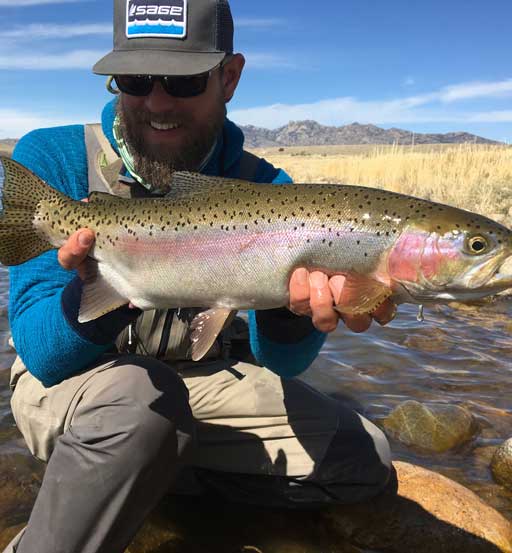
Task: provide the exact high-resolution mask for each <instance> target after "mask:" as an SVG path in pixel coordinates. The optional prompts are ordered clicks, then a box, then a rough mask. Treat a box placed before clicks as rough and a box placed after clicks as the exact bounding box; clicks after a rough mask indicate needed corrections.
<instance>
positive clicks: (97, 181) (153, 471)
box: [7, 0, 394, 553]
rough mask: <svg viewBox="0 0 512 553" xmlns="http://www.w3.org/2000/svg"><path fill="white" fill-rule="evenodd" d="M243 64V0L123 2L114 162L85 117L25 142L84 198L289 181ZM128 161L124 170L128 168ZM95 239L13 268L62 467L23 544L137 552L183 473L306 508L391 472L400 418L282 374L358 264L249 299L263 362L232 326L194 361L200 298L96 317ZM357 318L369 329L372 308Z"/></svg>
mask: <svg viewBox="0 0 512 553" xmlns="http://www.w3.org/2000/svg"><path fill="white" fill-rule="evenodd" d="M243 66H244V58H243V56H242V55H240V54H236V55H234V54H233V23H232V18H231V13H230V9H229V5H228V3H227V1H226V0H188V1H187V0H166V1H163V0H161V1H159V2H158V3H155V5H153V4H151V3H150V2H146V1H141V0H115V2H114V50H113V52H111V53H110V54H108V55H107V56H106V57H105V58H103V59H102V60H100V61H99V62H98V63H97V64H96V66H95V68H94V70H95V72H96V73H99V74H104V75H114V76H115V78H114V82H115V85H116V86H117V88H118V89H119V96H118V98H116V99H115V100H114V101H113V102H111V103H110V104H108V105H107V106H106V107H105V109H104V111H103V115H102V131H103V134H104V135H105V137H106V140H105V139H104V138H103V145H102V146H101V148H100V150H101V152H100V153H101V155H102V156H103V157H107V159H108V157H109V156H110V157H113V161H112V163H100V165H101V166H102V167H103V169H104V171H102V172H100V171H99V170H98V167H99V166H98V165H97V164H96V161H97V158H96V157H94V156H95V155H96V154H95V153H94V152H96V150H94V140H93V139H91V136H92V135H91V132H90V131H91V128H89V127H87V128H86V129H85V131H84V127H83V126H80V125H76V126H70V127H60V128H55V129H42V130H38V131H34V132H32V133H30V134H28V135H27V136H25V137H24V138H23V139H22V140H21V141H20V142H19V144H18V146H17V148H16V150H15V152H14V158H15V159H17V160H18V161H19V162H21V163H23V164H24V165H26V166H27V167H29V168H30V169H32V170H33V171H34V172H35V173H37V174H38V175H39V176H41V177H42V178H43V179H44V180H46V181H47V182H48V183H49V184H50V185H52V186H54V187H55V188H57V189H59V190H61V191H62V192H64V193H65V194H67V195H69V196H71V197H73V198H75V199H83V198H85V197H86V196H87V194H88V192H90V191H91V190H93V189H98V186H99V188H100V189H101V187H102V186H103V187H104V189H106V190H107V191H111V192H115V193H122V194H126V195H129V196H144V195H155V196H161V195H164V194H165V193H166V192H168V183H169V182H170V179H171V175H172V172H173V171H175V170H181V169H186V170H194V171H201V172H203V173H205V174H214V175H220V176H227V177H240V176H241V177H244V178H250V180H253V181H255V182H274V183H276V184H286V183H289V182H290V179H289V177H288V176H287V175H286V174H285V173H284V172H283V171H281V170H278V169H275V168H274V167H273V166H272V165H270V164H269V163H267V162H266V161H264V160H259V159H254V157H251V156H248V155H247V154H246V153H244V152H243V135H242V133H241V131H240V130H239V129H238V128H237V127H236V126H235V125H234V124H233V123H231V122H230V121H229V120H227V119H226V117H225V114H226V110H225V105H226V103H228V102H229V101H230V100H231V98H232V97H233V94H234V93H235V90H236V87H237V85H238V82H239V79H240V76H241V74H242V70H243ZM112 90H114V91H115V89H112ZM93 135H94V132H93ZM93 138H94V136H93ZM96 138H98V136H97V135H96ZM98 140H99V142H98V143H99V144H102V137H99V139H98ZM105 143H106V145H105ZM96 145H97V144H96ZM96 153H97V152H96ZM118 157H119V158H120V160H121V161H122V163H121V161H118V160H117V158H118ZM100 158H101V156H100ZM101 159H102V158H101ZM112 168H116V169H119V168H120V174H119V171H116V172H115V175H114V177H115V178H113V179H112V170H111V169H112ZM106 175H110V179H109V178H107V176H106ZM94 238H95V237H94V233H93V232H92V231H90V230H88V229H82V230H80V231H78V232H77V233H75V234H74V235H72V236H71V237H70V238H69V240H68V241H67V243H66V244H65V245H64V246H63V247H62V248H61V249H60V250H59V252H58V254H56V253H55V252H48V253H46V254H43V255H41V256H39V257H38V258H37V259H34V260H31V261H29V262H27V263H25V264H23V265H22V266H19V267H13V268H12V269H11V275H10V276H11V280H10V281H11V291H10V308H9V314H10V322H11V328H12V332H13V339H14V343H15V346H16V349H17V351H18V353H19V356H20V357H19V359H18V360H17V361H16V363H15V365H14V367H13V372H12V382H11V384H12V387H13V390H14V393H13V399H12V407H13V413H14V415H15V418H16V421H17V424H18V426H19V428H20V430H21V431H22V433H23V435H24V437H25V440H26V442H27V444H28V446H29V448H30V450H31V452H32V453H33V454H34V455H36V456H37V457H38V458H40V459H42V460H44V461H46V462H47V463H48V466H47V469H46V473H45V477H44V480H43V483H42V486H41V490H40V492H39V495H38V498H37V500H36V503H35V506H34V509H33V511H32V514H31V517H30V520H29V523H28V526H27V528H26V529H25V531H24V532H22V533H21V534H20V535H19V536H17V537H16V538H15V540H14V541H13V543H12V544H11V545H10V546H9V547H8V549H7V551H9V552H10V551H17V552H18V553H35V552H37V553H50V552H52V553H55V552H64V551H65V552H73V553H75V552H83V553H93V552H95V553H97V552H108V553H121V552H122V551H124V549H125V548H126V547H127V546H128V544H129V543H130V541H131V539H132V538H133V536H134V534H135V532H136V531H137V529H138V528H139V527H140V525H141V524H142V523H143V521H144V519H145V517H146V516H147V515H148V513H149V512H150V511H151V509H153V508H154V506H155V505H156V504H157V502H158V501H159V499H160V498H161V497H162V496H163V495H164V494H165V493H166V492H167V491H168V490H170V489H174V490H175V491H176V490H177V489H181V490H183V491H185V492H187V493H201V492H203V491H208V492H212V491H214V492H215V493H218V494H220V495H221V496H222V497H224V498H226V499H228V500H233V501H246V502H250V503H260V504H264V505H269V506H285V507H300V506H304V505H323V504H332V503H350V502H356V501H360V500H362V499H365V498H368V497H372V496H373V495H375V494H377V493H379V492H380V491H381V490H382V489H383V488H384V487H385V485H386V483H387V480H388V477H389V472H390V467H391V461H390V454H389V447H388V444H387V442H386V439H385V437H384V436H383V434H382V433H381V432H380V431H379V430H378V429H377V428H376V427H375V426H374V425H373V424H371V423H370V422H369V421H367V420H366V419H364V418H363V417H361V416H360V415H358V414H356V413H355V412H353V411H351V410H350V409H348V408H346V407H344V406H343V405H341V404H339V403H338V402H336V401H334V400H332V399H330V398H328V397H326V396H324V395H322V394H319V393H318V392H316V391H314V390H312V389H311V388H309V387H308V386H306V385H305V384H303V383H301V382H300V381H298V380H296V379H293V378H287V379H284V378H282V377H293V376H295V375H297V374H299V373H300V372H302V371H304V370H305V369H306V368H307V367H308V366H309V365H310V363H311V362H312V360H313V359H314V358H315V356H316V355H317V353H318V351H319V349H320V347H321V346H322V344H323V342H324V339H325V336H326V334H325V333H327V332H330V331H332V330H334V329H335V328H336V325H337V323H338V319H339V316H338V314H337V313H336V312H335V311H334V309H333V305H334V303H335V300H336V298H337V297H339V294H340V293H341V289H342V286H343V281H344V279H343V277H333V278H331V279H330V280H329V279H328V277H327V276H326V275H325V274H323V273H321V272H318V271H315V272H312V273H311V274H310V273H308V271H307V270H306V269H298V270H296V271H295V272H294V274H293V275H292V278H291V282H290V309H289V310H288V309H278V310H270V311H263V312H256V313H254V312H251V313H249V334H250V345H251V349H252V353H253V354H254V356H255V358H256V360H257V361H258V362H259V364H260V365H262V366H258V365H255V364H251V363H247V362H237V357H236V356H233V355H231V356H230V353H231V354H233V350H231V351H230V350H229V347H228V346H229V339H227V338H226V339H222V340H220V341H219V343H218V344H217V347H216V348H212V351H211V352H210V356H209V358H208V359H207V360H206V361H205V362H200V363H193V362H191V361H190V360H189V359H188V357H187V347H185V348H184V347H183V346H187V330H188V326H187V325H188V322H189V321H190V317H189V314H187V313H186V312H185V313H183V312H181V311H180V310H178V311H169V312H164V313H158V312H151V313H145V314H144V315H141V312H140V311H139V310H137V309H135V308H133V306H125V307H123V308H120V309H118V310H116V311H115V312H113V313H110V314H108V315H105V316H104V317H101V318H100V319H98V320H97V321H92V322H90V323H85V324H80V323H78V320H77V313H78V306H79V301H80V292H81V285H82V284H81V283H82V280H81V278H80V275H82V276H83V269H82V263H83V261H84V259H85V257H86V256H87V254H88V252H89V250H90V248H91V246H92V244H93V243H94ZM59 264H60V266H59ZM71 269H76V270H77V272H78V274H77V272H73V271H70V270H71ZM305 315H308V316H305ZM393 315H394V306H393V305H392V304H391V303H389V302H388V303H386V304H384V305H383V306H381V308H379V310H377V311H376V312H375V313H373V318H375V319H377V320H378V321H379V322H380V323H381V324H384V323H386V322H388V321H389V320H390V319H391V318H392V317H393ZM344 321H345V323H346V324H347V326H349V327H350V328H351V329H353V330H355V331H363V330H365V329H366V328H368V326H369V324H370V322H371V317H369V316H365V317H344ZM127 329H128V330H127ZM176 329H178V330H176ZM120 335H121V336H124V339H122V338H119V336H120ZM116 339H117V348H116V347H114V342H116ZM240 358H241V356H238V359H240ZM263 366H264V367H265V368H263ZM269 369H270V370H269ZM184 467H185V469H184V470H182V469H183V468H184ZM185 476H187V478H185ZM189 477H190V480H189Z"/></svg>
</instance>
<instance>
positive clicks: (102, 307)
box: [78, 257, 129, 323]
mask: <svg viewBox="0 0 512 553" xmlns="http://www.w3.org/2000/svg"><path fill="white" fill-rule="evenodd" d="M128 302H129V300H128V299H127V298H124V297H123V296H121V294H119V292H118V291H117V290H116V289H115V288H114V287H113V286H112V285H111V284H110V283H109V282H107V280H106V279H105V277H103V276H102V275H101V273H100V271H99V270H98V262H97V261H95V260H94V259H92V258H90V257H88V258H87V259H86V261H85V279H84V283H83V287H82V298H81V300H80V310H79V312H78V322H79V323H87V322H89V321H92V320H94V319H98V318H99V317H101V316H103V315H106V314H107V313H110V312H111V311H114V310H115V309H117V308H118V307H121V306H122V305H126V304H127V303H128Z"/></svg>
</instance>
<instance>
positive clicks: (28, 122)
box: [0, 109, 94, 139]
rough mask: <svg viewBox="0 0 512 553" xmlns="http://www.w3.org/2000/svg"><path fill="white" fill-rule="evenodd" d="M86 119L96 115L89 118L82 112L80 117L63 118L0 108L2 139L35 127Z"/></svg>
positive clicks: (21, 134) (16, 136) (0, 136)
mask: <svg viewBox="0 0 512 553" xmlns="http://www.w3.org/2000/svg"><path fill="white" fill-rule="evenodd" d="M84 120H90V121H93V120H94V117H91V118H89V119H87V117H85V114H82V115H81V116H80V118H79V119H78V118H71V117H70V118H63V117H58V116H50V115H41V114H38V113H31V112H28V111H21V110H15V109H0V139H2V138H19V137H20V136H23V135H24V134H25V133H27V132H28V131H31V130H33V129H38V128H44V127H54V126H57V125H70V124H74V123H77V122H79V121H84Z"/></svg>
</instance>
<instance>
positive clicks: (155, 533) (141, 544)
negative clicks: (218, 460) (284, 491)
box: [126, 496, 379, 553]
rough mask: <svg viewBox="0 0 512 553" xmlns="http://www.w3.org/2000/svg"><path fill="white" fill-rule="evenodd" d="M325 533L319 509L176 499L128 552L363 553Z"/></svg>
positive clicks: (326, 526)
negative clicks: (308, 509)
mask: <svg viewBox="0 0 512 553" xmlns="http://www.w3.org/2000/svg"><path fill="white" fill-rule="evenodd" d="M329 529H330V525H329V524H327V522H326V521H325V519H323V515H322V514H321V513H320V512H319V511H318V510H315V511H293V510H280V509H268V508H263V507H251V506H248V505H236V504H228V503H225V502H224V501H222V500H218V499H217V500H216V499H213V498H211V499H208V498H204V497H192V498H189V497H183V496H180V497H174V498H166V500H164V501H163V502H162V504H161V505H160V506H159V507H158V509H157V510H155V511H154V512H153V513H152V515H151V516H150V517H149V519H148V520H147V521H146V523H145V524H144V525H143V527H142V528H141V530H140V531H139V533H138V534H137V536H136V537H135V539H134V541H133V542H132V543H131V544H130V547H129V549H128V550H127V552H126V553H157V552H158V553H326V552H327V551H329V552H330V553H367V551H366V550H363V549H361V548H359V547H357V546H355V545H353V544H350V543H349V542H348V541H347V540H345V539H343V538H342V537H341V536H340V535H339V533H338V532H329ZM374 551H375V552H376V553H379V552H378V551H377V550H375V549H374V550H372V552H368V553H373V552H374Z"/></svg>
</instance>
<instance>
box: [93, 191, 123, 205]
mask: <svg viewBox="0 0 512 553" xmlns="http://www.w3.org/2000/svg"><path fill="white" fill-rule="evenodd" d="M88 201H89V203H95V204H99V203H101V204H107V203H119V196H114V195H113V194H109V193H108V192H97V191H94V192H91V193H90V194H89V199H88Z"/></svg>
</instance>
